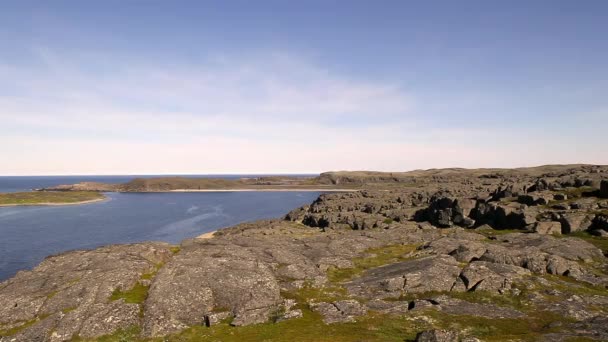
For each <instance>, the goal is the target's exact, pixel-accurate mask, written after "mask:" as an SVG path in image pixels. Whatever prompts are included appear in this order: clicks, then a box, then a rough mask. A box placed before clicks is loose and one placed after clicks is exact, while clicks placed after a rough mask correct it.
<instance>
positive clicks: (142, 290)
mask: <svg viewBox="0 0 608 342" xmlns="http://www.w3.org/2000/svg"><path fill="white" fill-rule="evenodd" d="M148 289H149V287H148V286H144V285H142V284H141V283H140V282H137V283H135V285H133V287H132V288H131V289H129V290H127V291H121V290H120V289H116V290H114V292H112V296H110V300H119V299H124V300H125V302H127V303H134V304H142V303H143V302H144V301H145V300H146V298H147V297H148Z"/></svg>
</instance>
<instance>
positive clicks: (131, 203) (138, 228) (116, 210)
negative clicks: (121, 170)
mask: <svg viewBox="0 0 608 342" xmlns="http://www.w3.org/2000/svg"><path fill="white" fill-rule="evenodd" d="M0 178H2V177H0ZM131 178H132V177H129V178H128V179H131ZM128 179H127V180H128ZM0 180H1V179H0ZM56 181H57V179H55V180H54V181H53V180H51V182H53V185H56V184H57V183H56ZM118 182H123V180H122V179H120V180H118ZM29 184H30V185H31V184H32V183H29ZM18 187H19V186H15V185H14V184H13V186H12V188H13V189H17V188H18ZM6 188H8V187H6V186H5V189H6ZM26 189H27V188H26ZM0 191H1V190H0ZM319 194H320V193H318V192H200V193H199V192H194V193H107V194H106V195H107V196H108V200H107V201H104V202H98V203H92V204H86V205H76V206H53V207H44V206H37V207H4V208H1V207H0V280H5V279H7V278H9V277H11V276H12V275H14V274H15V273H16V272H17V271H19V270H23V269H31V268H32V267H34V266H35V265H37V264H38V263H39V262H40V261H42V260H43V259H44V258H45V257H46V256H48V255H52V254H57V253H61V252H65V251H68V250H73V249H88V248H95V247H99V246H102V245H106V244H114V243H131V242H141V241H166V242H170V243H179V242H180V241H182V240H183V239H186V238H190V237H195V236H197V235H200V234H203V233H205V232H210V231H213V230H216V229H218V228H222V227H227V226H232V225H235V224H237V223H240V222H244V221H252V220H257V219H263V218H275V217H280V216H282V215H285V214H286V213H288V212H289V211H290V210H292V209H294V208H296V207H299V206H301V205H304V204H307V203H310V202H312V201H313V200H314V199H315V198H317V196H318V195H319Z"/></svg>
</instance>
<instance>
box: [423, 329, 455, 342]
mask: <svg viewBox="0 0 608 342" xmlns="http://www.w3.org/2000/svg"><path fill="white" fill-rule="evenodd" d="M416 342H458V332H456V331H453V330H439V329H434V330H427V331H423V332H421V333H418V335H416Z"/></svg>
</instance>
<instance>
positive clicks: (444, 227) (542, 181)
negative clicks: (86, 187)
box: [0, 165, 608, 342]
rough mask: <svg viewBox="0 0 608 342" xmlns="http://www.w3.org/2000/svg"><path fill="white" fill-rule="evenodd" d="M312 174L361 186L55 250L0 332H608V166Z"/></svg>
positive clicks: (445, 336) (586, 336) (541, 336)
mask: <svg viewBox="0 0 608 342" xmlns="http://www.w3.org/2000/svg"><path fill="white" fill-rule="evenodd" d="M307 182H309V185H314V184H312V183H314V182H318V183H323V184H327V186H328V187H332V186H333V187H338V186H339V187H344V188H356V189H358V190H360V191H357V192H339V193H329V194H323V195H321V196H320V197H319V198H318V199H317V200H316V201H314V202H313V203H311V204H310V205H307V206H304V207H301V208H297V209H294V210H293V211H291V212H290V213H288V214H287V215H286V216H285V217H284V218H282V219H276V220H264V221H257V222H251V223H245V224H241V225H237V226H235V227H231V228H226V229H222V230H219V231H217V232H215V233H214V234H212V236H207V238H205V239H199V238H194V239H189V240H186V241H183V242H182V243H181V244H180V245H179V246H172V245H169V244H166V243H159V242H147V243H138V244H129V245H113V246H106V247H102V248H98V249H94V250H87V251H73V252H67V253H63V254H60V255H56V256H51V257H48V258H47V259H45V260H44V261H43V262H42V263H41V264H40V265H39V266H37V267H36V268H34V269H33V270H31V271H21V272H19V273H18V274H17V275H16V276H15V277H13V278H12V279H9V280H7V281H5V282H2V283H0V341H2V342H6V341H11V342H12V341H70V340H98V339H103V340H117V341H118V340H127V341H131V340H141V341H162V340H167V341H199V340H218V341H239V340H240V341H243V340H247V341H255V340H260V341H262V340H263V341H294V340H298V341H330V340H331V341H333V340H336V341H338V340H339V341H356V340H365V341H393V340H394V341H404V340H417V341H450V342H451V341H505V340H508V341H574V340H581V341H583V340H584V341H587V340H589V341H593V340H597V341H603V340H604V341H605V340H608V259H607V256H608V166H598V165H556V166H544V167H538V168H527V169H484V170H465V169H442V170H426V171H413V172H407V173H375V172H336V173H326V174H322V175H321V176H319V177H317V178H315V179H313V180H307ZM151 184H159V183H154V182H153V183H151ZM173 186H174V184H171V185H167V186H166V187H169V188H170V187H173ZM156 187H158V185H154V186H152V185H150V184H148V185H147V188H148V189H156ZM64 190H69V189H64Z"/></svg>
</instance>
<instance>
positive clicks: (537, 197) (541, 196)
mask: <svg viewBox="0 0 608 342" xmlns="http://www.w3.org/2000/svg"><path fill="white" fill-rule="evenodd" d="M553 197H554V196H553V194H552V193H550V192H549V193H534V194H525V195H519V196H518V197H517V201H518V202H519V203H522V204H525V205H528V206H533V205H546V204H548V203H549V201H551V200H552V199H553Z"/></svg>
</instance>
